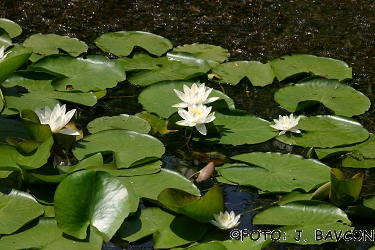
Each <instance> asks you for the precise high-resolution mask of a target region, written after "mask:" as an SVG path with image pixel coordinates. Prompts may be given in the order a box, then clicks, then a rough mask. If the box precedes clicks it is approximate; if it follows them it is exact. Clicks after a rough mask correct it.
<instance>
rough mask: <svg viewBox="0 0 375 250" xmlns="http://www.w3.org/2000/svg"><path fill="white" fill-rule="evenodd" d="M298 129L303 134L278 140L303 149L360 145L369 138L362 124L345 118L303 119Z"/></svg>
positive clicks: (291, 134) (278, 138) (286, 135)
mask: <svg viewBox="0 0 375 250" xmlns="http://www.w3.org/2000/svg"><path fill="white" fill-rule="evenodd" d="M296 128H297V129H299V130H301V131H302V133H301V134H294V133H287V134H284V135H281V136H277V137H276V139H277V140H279V141H281V142H283V143H286V144H290V145H299V146H302V147H318V148H332V147H337V146H344V145H348V144H353V143H359V142H362V141H364V140H366V139H367V138H368V137H369V133H368V131H367V130H366V129H365V128H364V127H362V125H361V124H360V123H358V122H357V121H355V120H353V119H350V118H347V117H343V116H329V115H327V116H310V117H301V119H300V120H299V123H298V125H297V126H296Z"/></svg>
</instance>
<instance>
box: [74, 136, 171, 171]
mask: <svg viewBox="0 0 375 250" xmlns="http://www.w3.org/2000/svg"><path fill="white" fill-rule="evenodd" d="M98 152H101V153H103V154H104V153H107V154H108V153H113V157H114V159H115V162H116V166H117V168H129V167H130V166H132V165H133V166H134V165H136V164H140V163H142V161H148V159H156V158H160V157H161V156H162V155H163V154H164V145H163V143H161V142H160V141H159V140H158V139H156V138H155V137H152V136H150V135H146V134H140V133H137V132H134V131H130V130H105V131H101V132H98V133H95V134H92V135H89V136H86V137H84V138H83V140H80V141H78V142H77V143H76V144H75V149H74V150H73V153H74V155H75V156H76V157H77V159H79V160H82V159H83V158H85V157H88V156H90V155H92V154H94V153H98Z"/></svg>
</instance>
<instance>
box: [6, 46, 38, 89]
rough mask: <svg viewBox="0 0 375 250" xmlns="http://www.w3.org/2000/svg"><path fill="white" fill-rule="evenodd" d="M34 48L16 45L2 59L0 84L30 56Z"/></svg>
mask: <svg viewBox="0 0 375 250" xmlns="http://www.w3.org/2000/svg"><path fill="white" fill-rule="evenodd" d="M31 53H32V49H30V48H24V47H22V46H15V47H13V48H12V49H11V50H9V53H8V54H7V55H6V56H5V57H3V58H2V59H0V72H1V74H0V84H1V83H3V82H4V81H5V80H6V79H7V78H8V77H9V76H11V75H12V74H13V73H14V72H15V71H16V70H17V69H18V68H19V67H20V66H21V65H22V64H24V63H25V62H26V61H27V60H28V59H29V57H30V55H31Z"/></svg>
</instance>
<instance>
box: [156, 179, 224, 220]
mask: <svg viewBox="0 0 375 250" xmlns="http://www.w3.org/2000/svg"><path fill="white" fill-rule="evenodd" d="M158 201H159V202H160V203H161V204H163V205H164V206H165V207H167V208H168V209H170V210H172V211H174V212H177V213H180V214H184V215H186V216H188V217H190V218H192V219H194V220H196V221H199V222H210V221H211V220H212V219H214V218H213V215H214V214H218V213H219V212H223V211H224V198H223V193H222V192H221V189H220V187H219V185H218V184H214V185H213V186H212V187H211V188H210V189H209V190H208V192H207V193H206V194H205V195H204V196H200V195H199V196H195V195H193V194H190V193H188V192H186V191H183V190H180V189H175V188H167V189H164V190H163V191H162V192H161V193H160V194H159V195H158Z"/></svg>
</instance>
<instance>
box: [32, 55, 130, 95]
mask: <svg viewBox="0 0 375 250" xmlns="http://www.w3.org/2000/svg"><path fill="white" fill-rule="evenodd" d="M29 70H32V71H40V72H45V73H49V74H54V75H57V76H59V78H57V79H55V80H53V82H52V85H53V86H54V87H55V89H56V90H58V91H82V92H88V91H90V90H93V91H98V90H103V89H105V88H112V87H115V86H116V85H117V83H118V82H120V81H123V80H125V78H126V77H125V72H124V70H123V68H122V66H121V64H120V63H119V62H118V61H116V60H109V59H108V58H106V57H104V56H98V55H91V56H87V58H85V59H84V58H74V57H71V56H68V55H50V56H46V57H44V58H42V59H40V60H39V61H37V62H36V63H34V64H33V65H32V66H30V67H29Z"/></svg>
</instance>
